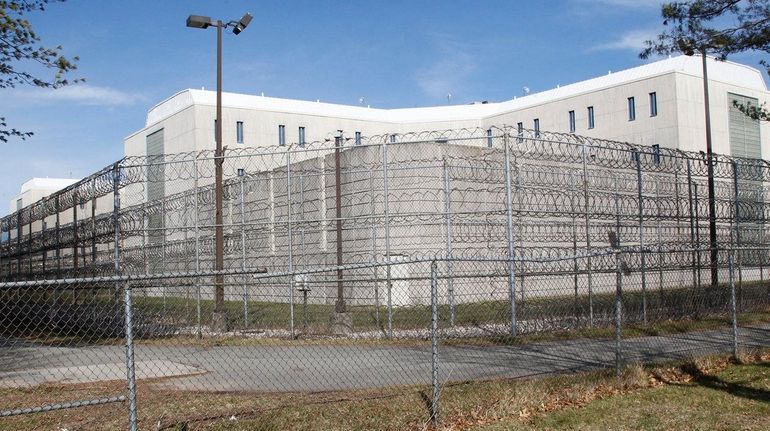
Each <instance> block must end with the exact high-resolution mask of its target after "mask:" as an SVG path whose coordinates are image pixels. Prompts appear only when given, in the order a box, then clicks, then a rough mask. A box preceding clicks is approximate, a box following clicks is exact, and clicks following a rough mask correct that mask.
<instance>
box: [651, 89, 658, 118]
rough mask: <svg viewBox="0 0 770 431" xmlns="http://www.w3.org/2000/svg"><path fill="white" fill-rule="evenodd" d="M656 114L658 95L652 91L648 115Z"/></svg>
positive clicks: (654, 115) (653, 115) (655, 115)
mask: <svg viewBox="0 0 770 431" xmlns="http://www.w3.org/2000/svg"><path fill="white" fill-rule="evenodd" d="M657 116H658V95H657V93H655V92H654V91H653V92H652V93H650V117H657Z"/></svg>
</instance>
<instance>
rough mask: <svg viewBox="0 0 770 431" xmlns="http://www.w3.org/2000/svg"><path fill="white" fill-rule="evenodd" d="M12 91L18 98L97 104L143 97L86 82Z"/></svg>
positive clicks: (106, 104)
mask: <svg viewBox="0 0 770 431" xmlns="http://www.w3.org/2000/svg"><path fill="white" fill-rule="evenodd" d="M14 93H15V95H16V96H17V97H18V98H20V99H27V100H35V101H42V102H72V103H77V104H81V105H99V106H121V105H131V104H134V103H136V102H138V101H140V100H142V99H143V97H142V96H140V95H137V94H130V93H126V92H123V91H120V90H116V89H114V88H109V87H99V86H95V85H88V84H73V85H68V86H66V87H61V88H57V89H25V90H18V91H15V92H14Z"/></svg>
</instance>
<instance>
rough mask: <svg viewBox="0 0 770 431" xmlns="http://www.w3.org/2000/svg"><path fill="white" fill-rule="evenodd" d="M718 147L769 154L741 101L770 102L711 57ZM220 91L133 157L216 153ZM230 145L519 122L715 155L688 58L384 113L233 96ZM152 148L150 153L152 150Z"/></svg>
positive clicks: (151, 132)
mask: <svg viewBox="0 0 770 431" xmlns="http://www.w3.org/2000/svg"><path fill="white" fill-rule="evenodd" d="M707 63H708V73H709V87H710V88H709V89H710V98H709V99H710V107H711V125H712V137H713V151H714V152H716V153H721V154H727V155H734V156H740V157H752V158H761V157H763V156H766V155H767V154H768V151H770V147H768V145H770V144H768V142H767V139H763V138H765V137H766V136H768V132H770V130H769V129H768V127H770V125H768V124H760V122H758V121H754V120H751V119H749V118H747V117H746V116H745V115H743V114H742V113H740V111H738V109H737V108H736V107H735V106H734V103H733V102H735V101H737V102H739V103H742V104H747V103H750V104H754V105H762V104H765V103H767V102H768V101H770V93H768V90H767V87H766V85H765V82H764V79H763V77H762V75H761V72H760V71H758V70H756V69H754V68H751V67H748V66H745V65H741V64H737V63H733V62H723V61H717V60H715V59H712V58H708V62H707ZM215 101H216V93H215V92H213V91H204V90H185V91H181V92H179V93H177V94H175V95H173V96H172V97H170V98H169V99H167V100H165V101H163V102H161V103H160V104H158V105H156V106H154V107H153V108H152V109H150V111H149V112H148V115H147V121H146V124H145V127H144V128H142V129H141V130H139V131H137V132H135V133H133V134H131V135H130V136H128V137H127V138H126V139H125V142H124V145H125V153H126V155H127V156H134V155H152V154H168V153H179V152H190V151H201V150H207V149H209V150H210V149H213V148H214V146H215V142H214V118H215V112H216V110H215ZM222 116H223V145H224V146H225V147H227V148H238V147H260V146H275V145H291V144H300V145H301V144H302V143H304V142H312V141H319V140H320V141H322V140H329V139H331V137H332V136H333V135H334V134H335V132H336V131H337V130H342V131H343V132H344V134H345V136H346V137H347V138H349V139H353V140H355V139H356V137H358V136H370V135H380V134H388V133H406V132H413V131H422V130H443V129H460V128H473V129H476V128H490V127H493V126H504V125H507V126H511V127H520V128H524V129H531V130H544V131H545V130H547V131H552V132H565V133H575V134H578V135H584V136H591V137H597V138H603V139H610V140H617V141H622V142H628V143H632V144H639V145H660V146H661V147H666V148H677V149H681V150H688V151H703V150H705V113H704V92H703V78H702V64H701V58H700V57H687V56H679V57H674V58H669V59H665V60H661V61H657V62H653V63H649V64H646V65H643V66H639V67H635V68H632V69H627V70H623V71H619V72H613V73H608V74H607V75H604V76H601V77H597V78H593V79H589V80H587V81H582V82H578V83H574V84H570V85H565V86H560V87H557V88H555V89H551V90H547V91H543V92H540V93H535V94H531V95H527V96H524V97H519V98H515V99H513V100H508V101H504V102H499V103H486V102H484V103H474V104H470V105H451V106H436V107H425V108H406V109H377V108H369V107H361V106H347V105H336V104H329V103H321V102H312V101H300V100H289V99H278V98H271V97H264V96H252V95H244V94H233V93H224V95H223V115H222ZM148 150H149V151H148Z"/></svg>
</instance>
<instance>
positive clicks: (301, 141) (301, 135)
mask: <svg viewBox="0 0 770 431" xmlns="http://www.w3.org/2000/svg"><path fill="white" fill-rule="evenodd" d="M299 146H300V147H303V148H304V147H305V128H304V127H300V128H299Z"/></svg>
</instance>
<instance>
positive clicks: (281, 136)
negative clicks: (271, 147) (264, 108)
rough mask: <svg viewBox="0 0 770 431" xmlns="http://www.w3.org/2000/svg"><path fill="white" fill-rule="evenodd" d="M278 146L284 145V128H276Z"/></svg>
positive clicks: (282, 126)
mask: <svg viewBox="0 0 770 431" xmlns="http://www.w3.org/2000/svg"><path fill="white" fill-rule="evenodd" d="M278 145H286V126H284V125H283V124H281V125H279V126H278Z"/></svg>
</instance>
